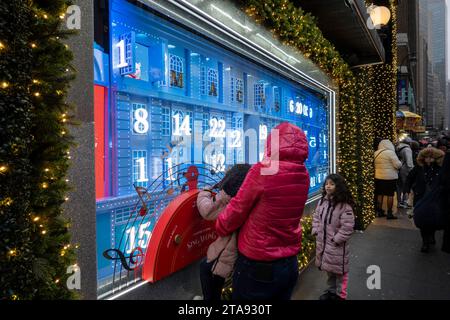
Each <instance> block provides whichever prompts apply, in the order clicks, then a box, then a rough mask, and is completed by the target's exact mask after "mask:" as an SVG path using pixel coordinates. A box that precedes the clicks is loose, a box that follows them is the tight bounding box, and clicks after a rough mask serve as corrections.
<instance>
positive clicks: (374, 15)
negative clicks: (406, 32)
mask: <svg viewBox="0 0 450 320" xmlns="http://www.w3.org/2000/svg"><path fill="white" fill-rule="evenodd" d="M367 12H368V13H369V15H370V19H371V20H372V23H373V25H374V27H375V28H377V29H378V28H380V27H382V26H385V25H387V24H388V22H389V20H390V19H391V12H390V11H389V9H388V8H386V7H383V6H376V5H374V4H372V5H370V6H369V7H368V8H367Z"/></svg>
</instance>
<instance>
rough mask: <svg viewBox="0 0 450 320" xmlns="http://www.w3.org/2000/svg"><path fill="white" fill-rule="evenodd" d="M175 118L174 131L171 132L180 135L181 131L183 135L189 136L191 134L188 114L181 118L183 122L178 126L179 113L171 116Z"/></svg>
mask: <svg viewBox="0 0 450 320" xmlns="http://www.w3.org/2000/svg"><path fill="white" fill-rule="evenodd" d="M173 118H174V120H175V131H174V132H173V135H174V136H181V135H182V134H181V131H183V132H184V135H186V136H190V135H191V128H190V127H189V115H186V116H185V117H184V119H183V122H182V123H181V126H180V115H179V114H176V115H174V116H173Z"/></svg>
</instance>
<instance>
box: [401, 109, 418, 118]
mask: <svg viewBox="0 0 450 320" xmlns="http://www.w3.org/2000/svg"><path fill="white" fill-rule="evenodd" d="M395 116H396V117H397V118H415V119H422V117H421V116H419V115H418V114H416V113H414V112H411V111H400V110H399V111H396V112H395Z"/></svg>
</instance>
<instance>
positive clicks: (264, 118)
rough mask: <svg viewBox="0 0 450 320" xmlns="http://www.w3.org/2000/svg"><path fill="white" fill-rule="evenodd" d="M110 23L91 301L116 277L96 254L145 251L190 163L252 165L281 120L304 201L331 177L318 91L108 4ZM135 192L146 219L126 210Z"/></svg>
mask: <svg viewBox="0 0 450 320" xmlns="http://www.w3.org/2000/svg"><path fill="white" fill-rule="evenodd" d="M110 21H111V28H110V29H111V30H110V32H111V43H110V50H109V52H110V53H111V54H110V64H109V70H108V73H109V81H110V89H109V90H110V97H111V98H110V99H109V104H110V105H109V108H108V110H109V114H108V117H109V122H110V126H109V127H110V130H109V132H108V133H107V135H108V136H107V137H106V139H105V140H107V141H109V145H110V150H109V157H110V158H111V159H110V160H111V161H109V162H108V165H109V167H108V168H107V170H106V172H107V174H108V175H109V177H108V181H110V184H109V186H108V190H107V191H108V192H107V195H108V196H107V197H106V198H102V199H98V200H97V235H98V237H97V241H98V283H99V293H101V292H106V291H107V290H108V284H109V283H110V282H111V278H112V277H113V274H115V272H116V271H115V269H114V268H115V264H114V263H113V262H112V261H109V260H107V259H105V257H104V256H103V255H102V253H103V252H104V251H105V250H107V249H109V248H118V249H119V250H121V251H122V252H124V253H125V254H128V255H129V254H131V252H133V250H134V248H136V247H140V248H142V249H145V248H146V247H147V245H148V241H149V239H150V238H151V234H152V230H153V228H154V226H155V224H156V222H157V220H158V217H159V215H160V214H161V213H162V211H163V209H164V208H165V206H166V205H167V204H168V203H169V202H170V200H171V199H173V197H174V196H176V195H177V193H179V192H180V186H179V185H177V183H178V181H179V177H180V174H181V173H182V172H183V170H185V169H186V168H187V167H188V166H189V165H191V164H204V165H205V168H207V170H206V169H205V170H204V171H201V170H203V169H201V168H200V171H201V172H202V174H204V175H206V174H208V175H210V174H211V172H213V173H216V174H223V173H224V172H225V170H226V169H227V167H229V166H231V165H232V164H235V163H243V162H248V163H255V162H257V161H259V160H261V159H262V157H263V155H264V148H265V144H266V141H267V137H268V135H269V134H270V131H271V130H272V129H273V128H274V127H276V126H277V125H278V124H279V123H281V122H283V121H289V122H291V123H293V124H295V125H297V126H298V127H300V128H302V129H303V130H304V131H305V134H306V135H307V138H308V143H309V157H308V160H307V162H306V165H307V167H308V171H309V173H310V176H311V186H310V192H309V195H310V196H313V195H315V194H317V193H318V191H319V189H320V187H321V183H323V180H324V178H325V176H326V175H327V174H328V173H329V171H330V156H329V150H330V146H329V125H328V124H329V110H328V101H327V98H326V96H325V94H324V93H321V92H318V91H313V90H312V89H309V88H307V87H305V86H302V85H300V84H299V83H297V82H293V81H292V80H290V79H287V78H283V77H281V76H280V75H278V74H276V73H274V72H272V71H271V70H269V69H267V68H264V67H262V66H261V65H257V64H254V63H253V62H251V61H250V60H246V59H245V58H243V57H242V56H240V55H237V54H234V53H232V52H230V51H228V50H226V49H224V48H222V47H219V46H217V45H215V44H213V43H212V42H210V41H209V40H207V39H204V38H202V37H201V36H198V35H195V34H193V33H191V32H189V31H187V30H185V29H183V28H182V27H179V26H177V25H175V24H173V23H171V22H169V21H168V20H165V19H163V18H161V17H158V16H156V15H153V14H152V13H150V12H147V11H145V10H144V9H142V8H138V7H136V6H134V5H133V4H131V3H129V2H127V1H124V0H113V1H111V6H110ZM252 130H253V132H255V134H252ZM247 140H248V141H247ZM198 141H200V142H198ZM246 141H247V142H246ZM200 167H201V166H200ZM207 171H208V172H207ZM205 184H208V181H207V180H206V181H205ZM136 187H144V188H148V190H151V191H152V196H153V197H154V200H155V206H154V207H152V208H150V209H149V210H150V211H149V213H150V214H148V215H146V216H145V217H140V216H139V214H138V213H137V212H135V208H136V202H137V201H139V199H138V196H137V194H136Z"/></svg>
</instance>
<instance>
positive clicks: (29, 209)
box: [0, 0, 75, 299]
mask: <svg viewBox="0 0 450 320" xmlns="http://www.w3.org/2000/svg"><path fill="white" fill-rule="evenodd" d="M67 5H68V3H67V1H65V0H47V1H45V0H35V1H31V0H8V1H2V2H1V3H0V42H1V45H0V83H1V87H0V141H1V144H0V299H70V298H74V297H75V295H74V294H73V293H72V292H71V291H69V290H68V289H67V287H66V280H67V277H68V276H69V275H67V274H66V272H67V267H68V266H69V265H73V264H74V263H75V252H74V248H73V247H72V246H71V245H70V235H69V232H68V228H69V225H68V221H67V220H66V219H64V217H63V204H64V203H65V201H66V200H67V191H68V180H67V178H66V174H67V169H68V166H69V159H70V155H69V148H70V146H71V145H72V141H73V140H72V137H71V136H70V135H69V133H68V131H69V130H68V129H67V124H69V122H70V117H69V115H68V112H69V111H70V107H69V105H67V103H66V102H65V100H66V97H67V91H68V89H69V83H70V81H71V80H72V79H73V78H74V72H73V68H72V67H71V65H70V62H71V60H72V53H71V51H70V50H69V48H68V46H66V45H65V44H63V43H62V42H61V40H62V39H64V38H66V37H67V35H68V32H63V31H62V30H61V25H62V22H63V13H64V12H65V10H66V8H67Z"/></svg>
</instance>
